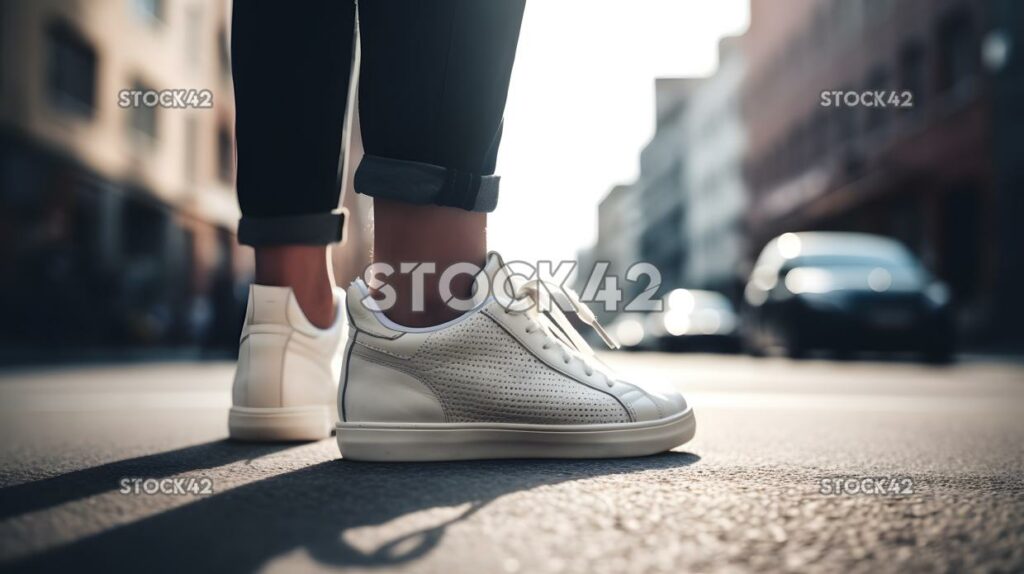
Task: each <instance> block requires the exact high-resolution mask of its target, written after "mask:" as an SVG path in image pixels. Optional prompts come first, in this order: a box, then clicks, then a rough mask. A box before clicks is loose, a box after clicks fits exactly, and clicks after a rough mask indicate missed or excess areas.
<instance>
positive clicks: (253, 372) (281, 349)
mask: <svg viewBox="0 0 1024 574" xmlns="http://www.w3.org/2000/svg"><path fill="white" fill-rule="evenodd" d="M287 343H288V336H287V335H284V334H281V333H250V334H249V335H248V336H247V337H246V338H245V339H243V340H242V343H241V345H240V346H239V349H238V368H237V369H236V370H235V380H234V383H233V385H232V390H231V398H232V403H233V404H234V406H241V407H281V406H284V405H283V404H282V396H281V391H282V380H281V377H282V371H283V367H284V354H285V349H286V347H287Z"/></svg>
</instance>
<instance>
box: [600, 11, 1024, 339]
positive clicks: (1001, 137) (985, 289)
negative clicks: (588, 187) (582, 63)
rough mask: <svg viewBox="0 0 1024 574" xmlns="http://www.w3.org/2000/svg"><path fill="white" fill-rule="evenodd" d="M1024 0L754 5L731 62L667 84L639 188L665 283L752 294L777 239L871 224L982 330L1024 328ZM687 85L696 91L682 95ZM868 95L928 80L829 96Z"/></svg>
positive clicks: (642, 230)
mask: <svg viewBox="0 0 1024 574" xmlns="http://www.w3.org/2000/svg"><path fill="white" fill-rule="evenodd" d="M1022 6H1024V5H1022V4H1021V3H1019V2H1013V1H1012V0H977V1H972V0H934V1H933V0H792V1H791V2H787V3H786V6H785V9H780V8H779V6H778V4H777V3H774V2H770V1H768V0H752V1H751V11H750V27H749V29H748V30H747V31H746V32H745V33H744V34H743V35H742V36H739V37H736V38H726V39H724V40H723V41H722V43H721V45H720V49H719V51H720V58H719V60H720V62H719V67H718V69H717V71H716V72H715V74H713V75H712V76H711V77H709V78H706V79H701V80H691V79H677V80H661V81H659V82H658V85H657V86H656V89H655V91H656V94H657V95H658V110H659V112H658V114H659V122H658V129H657V133H656V134H655V135H654V137H653V138H652V140H651V142H650V143H649V144H648V145H647V147H646V148H645V149H644V150H643V152H642V153H641V176H640V178H639V179H638V181H637V182H636V183H634V184H632V185H631V186H630V187H631V188H632V187H635V188H637V189H636V191H635V193H636V201H637V202H638V203H639V205H640V206H641V207H640V212H641V213H642V216H641V218H640V219H638V220H637V221H636V224H637V225H638V230H637V231H636V232H635V233H634V236H635V237H636V240H637V249H636V251H637V255H638V256H639V257H640V260H646V261H650V262H652V263H655V264H656V265H658V266H659V268H661V269H662V271H663V276H664V279H665V282H664V284H663V289H662V291H661V292H662V293H665V292H667V291H668V290H669V289H671V288H674V287H694V288H708V289H714V290H718V291H722V292H724V293H726V294H728V295H730V296H731V298H732V299H733V300H734V302H737V303H738V302H739V299H740V297H739V290H738V287H739V286H740V285H741V284H742V283H743V282H744V281H745V280H746V277H747V275H748V273H749V271H750V268H751V265H752V261H753V258H754V257H756V255H757V253H758V252H759V251H760V250H761V248H762V247H763V246H764V245H765V244H766V243H767V242H768V241H769V240H770V239H772V238H773V237H775V236H778V235H780V234H782V233H785V232H789V231H805V230H837V231H862V232H869V233H877V234H881V235H886V236H890V237H894V238H896V239H899V240H901V241H902V242H904V243H905V244H906V245H908V246H909V247H910V248H911V249H912V250H913V251H914V252H915V253H917V254H918V255H919V256H920V257H921V259H922V260H923V261H924V262H925V264H926V265H927V266H928V267H929V268H930V269H931V270H932V271H933V272H935V273H936V274H937V275H938V276H939V277H940V278H942V279H944V280H945V281H946V282H948V283H949V284H950V286H951V287H952V291H953V296H954V300H955V301H956V302H957V306H958V309H959V311H960V312H959V315H960V316H959V319H960V323H961V327H963V328H964V331H963V332H964V333H966V334H967V335H968V337H969V338H971V339H973V340H975V341H979V342H983V341H986V340H992V339H1000V338H1005V337H1006V336H1009V337H1010V338H1014V337H1016V338H1018V339H1019V338H1020V336H1021V330H1020V329H1019V327H1018V325H1019V324H1020V322H1021V321H1024V311H1022V309H1024V302H1022V299H1024V298H1022V297H1020V295H1019V291H1020V285H1021V283H1022V282H1024V249H1022V246H1024V230H1022V226H1021V225H1020V224H1019V221H1020V220H1021V218H1022V217H1024V194H1022V193H1021V189H1024V175H1022V173H1024V167H1022V166H1024V162H1021V161H1019V157H1020V151H1019V147H1020V145H1019V142H1020V141H1021V134H1022V133H1024V106H1021V105H1020V102H1022V101H1024V79H1022V78H1024V72H1022V67H1024V63H1022V60H1024V58H1022V57H1021V53H1022V51H1024V50H1022V48H1021V46H1022V44H1024V33H1022V31H1021V28H1022V26H1024V17H1022V16H1024V8H1022ZM672 82H676V84H674V85H678V86H686V89H685V90H684V91H685V96H684V97H683V98H682V100H673V99H672V98H670V97H666V92H665V89H664V88H665V87H666V86H670V85H673V83H672ZM866 90H882V91H883V93H889V92H890V91H894V92H897V93H900V94H902V93H904V92H910V93H911V94H912V98H913V106H912V107H910V108H897V107H888V108H882V107H878V106H854V107H835V106H833V107H827V106H824V105H822V101H823V100H822V92H824V91H843V92H847V91H853V92H858V93H859V92H863V91H866ZM669 102H672V103H669ZM680 102H682V103H680ZM673 105H677V109H676V110H675V112H676V114H677V116H675V117H672V118H671V120H670V121H663V120H664V119H665V118H664V117H663V115H662V114H663V112H664V110H665V109H670V108H673ZM667 158H673V159H671V160H669V159H667ZM616 189H618V188H616ZM614 193H615V194H619V193H620V192H618V191H615V192H614ZM609 198H611V194H610V196H609ZM604 241H611V239H610V238H609V239H607V240H605V239H602V238H601V237H600V236H599V239H598V246H597V247H596V248H595V250H597V251H600V245H601V243H602V242H604ZM674 243H678V244H677V245H673V244H674Z"/></svg>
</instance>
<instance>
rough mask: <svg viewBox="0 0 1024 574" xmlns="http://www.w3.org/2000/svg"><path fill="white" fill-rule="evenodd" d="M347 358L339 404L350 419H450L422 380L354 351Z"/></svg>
mask: <svg viewBox="0 0 1024 574" xmlns="http://www.w3.org/2000/svg"><path fill="white" fill-rule="evenodd" d="M347 361H348V364H347V365H346V372H347V377H346V378H345V383H344V385H343V389H342V393H341V394H340V397H339V398H340V400H339V405H338V406H339V409H342V413H343V416H344V420H345V421H346V422H389V423H443V422H445V421H446V417H445V413H444V407H443V405H442V404H441V401H440V400H439V399H438V398H437V395H436V394H434V391H433V390H432V389H431V388H430V387H429V386H427V385H426V384H425V383H423V382H422V381H420V380H419V379H417V378H415V377H413V376H412V375H410V374H408V373H405V372H403V371H400V370H398V369H394V368H392V367H388V366H386V365H382V364H379V363H375V362H373V361H371V360H368V359H366V358H365V357H362V356H360V355H359V354H358V353H354V352H353V353H350V354H349V355H348V357H347Z"/></svg>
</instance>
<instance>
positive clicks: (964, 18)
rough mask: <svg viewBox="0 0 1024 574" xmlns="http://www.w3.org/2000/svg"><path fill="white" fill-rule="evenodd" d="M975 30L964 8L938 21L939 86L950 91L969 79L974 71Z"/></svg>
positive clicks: (942, 89) (940, 88)
mask: <svg viewBox="0 0 1024 574" xmlns="http://www.w3.org/2000/svg"><path fill="white" fill-rule="evenodd" d="M973 36H974V34H973V33H972V30H971V21H970V18H969V17H968V15H967V14H966V13H965V12H963V11H956V12H953V13H951V14H949V15H947V16H946V17H944V18H943V19H942V21H941V22H940V24H939V34H938V39H939V42H938V44H939V77H938V82H939V90H940V91H942V92H946V91H951V90H955V89H957V88H959V87H960V86H962V85H965V84H966V83H968V82H969V80H970V79H971V77H972V76H973V75H974V71H975V59H976V54H975V49H974V41H973Z"/></svg>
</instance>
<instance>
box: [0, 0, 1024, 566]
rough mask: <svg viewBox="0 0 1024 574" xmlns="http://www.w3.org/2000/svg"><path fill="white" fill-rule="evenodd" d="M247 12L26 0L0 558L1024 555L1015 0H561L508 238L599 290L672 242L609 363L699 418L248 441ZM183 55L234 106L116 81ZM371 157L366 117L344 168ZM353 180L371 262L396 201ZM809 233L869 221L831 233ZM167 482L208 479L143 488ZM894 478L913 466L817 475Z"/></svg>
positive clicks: (164, 79)
mask: <svg viewBox="0 0 1024 574" xmlns="http://www.w3.org/2000/svg"><path fill="white" fill-rule="evenodd" d="M229 24H230V2H227V1H219V0H218V1H216V2H205V1H198V0H95V1H90V2H68V1H65V0H33V1H29V0H9V1H5V2H2V3H0V317H2V318H3V321H2V322H0V415H2V416H0V569H7V568H16V569H22V570H38V569H40V568H49V569H56V568H62V569H66V568H69V567H76V568H78V567H82V566H85V565H104V566H107V567H109V568H111V569H123V570H142V569H145V570H180V569H182V568H183V567H186V566H195V567H205V568H208V569H214V568H217V569H221V570H249V569H256V568H262V569H265V570H270V571H278V570H285V569H290V568H293V567H306V568H331V567H348V568H353V569H357V570H358V569H364V570H380V569H382V568H384V569H394V570H405V571H415V572H438V571H448V572H482V571H499V572H500V571H504V572H511V573H514V572H622V571H629V572H641V571H645V572H646V571H664V572H669V571H671V572H678V571H687V570H698V571H734V570H761V571H777V570H791V571H806V570H819V571H835V570H839V569H842V570H848V571H854V572H863V571H906V570H908V569H909V570H915V571H916V570H927V571H963V570H973V569H978V570H990V571H1020V570H1022V569H1024V554H1022V548H1024V544H1022V543H1021V542H1022V540H1021V539H1022V534H1024V524H1022V522H1021V518H1020V517H1021V516H1024V512H1022V511H1024V508H1022V500H1024V489H1022V482H1021V478H1020V477H1021V476H1022V470H1024V468H1022V466H1024V448H1022V447H1021V445H1022V444H1024V441H1022V439H1024V425H1022V424H1021V423H1020V421H1021V420H1024V418H1022V415H1024V412H1022V411H1024V401H1022V398H1024V366H1022V365H1024V329H1022V328H1021V326H1022V323H1024V298H1022V297H1021V285H1022V284H1024V249H1021V246H1024V227H1022V226H1021V225H1020V222H1021V221H1024V192H1022V190H1024V162H1021V161H1020V151H1019V150H1020V149H1021V145H1020V144H1021V134H1024V106H1022V105H1021V103H1020V102H1024V58H1022V52H1021V47H1022V46H1024V4H1022V3H1020V2H1016V1H1014V0H787V2H786V3H785V9H780V8H779V4H778V3H774V2H770V1H768V0H751V1H747V0H730V1H725V0H715V1H713V2H712V1H711V0H708V1H697V0H687V1H675V0H644V1H638V2H634V3H631V4H630V5H629V6H628V7H627V6H623V5H622V4H621V3H612V2H606V3H605V2H594V1H593V0H557V1H556V0H551V1H548V0H544V1H543V2H533V3H531V4H530V6H529V7H528V8H527V11H526V18H525V20H524V23H523V32H522V40H521V45H520V49H519V57H518V58H517V64H516V68H515V70H514V73H513V81H512V89H511V92H510V95H509V102H508V108H507V110H506V125H505V128H506V130H505V136H504V137H505V141H504V143H503V147H502V151H501V155H500V156H499V173H500V174H501V176H502V186H503V188H502V194H503V195H502V199H501V203H500V204H499V209H498V211H497V212H496V213H495V214H494V215H493V216H491V218H490V223H489V225H490V229H489V238H490V239H489V240H490V242H491V245H492V247H494V248H496V249H498V250H500V251H502V252H503V254H504V255H505V256H506V258H507V259H511V260H516V259H519V260H525V261H536V260H537V259H539V258H545V259H553V260H559V259H563V258H574V259H576V260H578V261H579V264H580V273H579V277H578V278H577V279H576V281H575V284H576V287H577V288H578V290H580V291H585V287H586V285H585V279H586V278H587V277H588V276H589V273H590V271H591V270H592V269H594V268H595V267H600V266H602V265H605V266H606V267H604V271H605V273H606V275H608V276H610V277H614V278H615V279H616V284H617V285H618V286H619V287H621V288H622V290H623V295H624V298H625V300H627V301H628V300H630V299H631V298H634V297H636V296H638V295H640V294H642V293H643V292H644V291H645V289H646V288H647V287H650V286H648V285H647V284H646V282H645V281H638V280H637V278H636V277H633V278H630V277H629V276H628V275H627V269H628V268H629V267H630V266H632V265H633V264H635V263H637V262H649V263H651V264H653V265H654V266H655V268H656V269H657V270H658V272H659V276H660V282H659V283H658V284H657V285H656V286H654V287H656V288H653V291H652V292H651V298H652V300H655V301H661V302H663V303H665V304H666V305H667V306H668V307H667V310H666V312H665V313H663V314H658V313H635V312H620V311H621V310H612V311H606V310H604V309H603V308H602V306H601V305H597V309H596V311H597V313H598V316H599V317H600V318H601V320H602V322H604V323H605V324H607V325H608V326H609V329H610V330H611V331H612V332H613V333H615V334H616V335H617V336H619V338H620V339H623V340H624V342H627V343H629V344H628V345H627V347H629V348H630V349H631V350H632V351H634V352H619V353H612V354H609V355H607V356H606V358H607V360H608V361H609V362H610V363H612V364H614V365H616V366H618V367H620V368H621V370H622V371H623V374H624V375H625V376H626V377H627V378H628V377H634V378H637V379H645V378H653V379H667V380H670V381H672V382H673V383H674V384H676V385H677V387H678V388H679V389H680V390H681V391H683V393H684V394H685V395H686V396H687V397H688V399H690V400H691V402H692V403H693V405H694V408H695V410H696V413H697V418H698V434H697V438H696V439H695V440H694V441H693V442H692V443H690V444H687V445H685V446H684V447H683V448H681V449H679V450H678V451H675V452H671V453H666V454H664V455H660V456H656V457H649V458H644V459H636V460H620V461H532V462H530V461H490V462H488V461H483V462H466V463H453V464H441V463H438V464H408V465H377V464H365V463H363V464H360V463H352V462H347V461H343V460H340V459H339V456H338V454H337V448H336V446H335V444H334V442H333V441H323V442H319V443H315V444H309V445H284V444H267V445H240V444H233V443H230V442H228V441H227V440H226V410H227V407H228V406H229V401H230V393H229V387H230V380H231V372H232V368H233V367H232V363H231V360H232V359H233V357H234V354H235V353H236V351H237V338H238V332H239V329H240V326H241V314H242V310H243V308H244V304H245V300H244V297H245V294H246V289H247V285H248V284H249V282H250V281H251V277H252V253H251V250H249V249H248V248H243V247H240V246H239V245H237V243H236V241H235V231H236V226H237V220H238V217H239V212H238V207H237V202H236V201H235V198H234V134H233V130H234V125H233V121H234V113H233V95H232V88H231V75H230V74H231V71H230V58H229V52H228V46H229V39H230V26H229ZM567 30H569V31H573V33H572V34H568V35H567V33H566V31H567ZM192 88H194V89H203V90H210V92H211V93H212V95H213V107H212V108H209V109H198V108H186V109H175V108H160V107H157V108H149V107H145V106H142V107H134V108H121V107H119V106H118V93H119V92H120V91H121V90H126V89H130V90H162V89H192ZM828 90H843V91H852V92H858V93H859V92H863V91H865V90H891V91H895V92H900V93H902V92H909V93H911V94H912V96H913V102H914V105H913V107H912V108H907V109H898V108H880V107H869V106H857V107H824V106H822V105H821V93H822V91H828ZM294 105H301V94H297V95H296V102H295V103H294ZM281 113H288V109H287V106H283V107H282V110H281ZM360 157H361V145H360V141H359V137H358V118H353V135H352V137H351V140H350V141H348V144H347V150H346V159H345V166H344V167H345V169H344V170H343V172H342V174H341V175H342V178H341V180H342V185H344V186H345V187H346V189H349V190H350V187H351V176H352V173H353V171H354V168H355V166H356V165H357V164H358V161H359V159H360ZM343 197H344V204H345V206H346V207H347V208H348V209H349V210H350V213H351V219H350V223H351V225H350V227H349V228H348V243H347V244H346V245H345V246H344V247H342V248H337V249H334V253H333V257H334V263H335V270H336V276H337V278H338V279H339V281H340V282H342V283H347V281H348V280H350V279H351V278H352V277H354V276H355V275H357V274H359V273H360V272H361V270H362V269H363V267H364V265H365V264H366V263H367V261H368V260H369V245H370V242H369V238H370V236H371V235H370V233H371V230H372V205H371V203H370V202H369V201H368V200H367V198H365V197H362V196H357V195H356V194H354V193H351V192H350V191H349V192H347V193H345V194H344V196H343ZM803 232H845V233H858V234H870V235H871V236H872V237H873V239H872V237H867V236H864V235H856V236H844V237H846V238H847V239H844V240H843V241H842V242H840V243H842V246H841V247H842V248H843V249H845V250H846V252H843V253H840V254H839V255H838V256H837V255H836V254H835V253H832V254H831V255H829V254H826V256H822V255H820V254H818V255H814V254H810V256H813V257H817V259H815V260H814V262H813V263H810V262H808V261H806V260H803V261H802V260H801V258H806V257H808V256H809V253H810V250H812V249H811V248H812V247H815V244H816V242H819V241H818V239H816V237H817V238H820V237H821V236H810V235H801V233H803ZM832 237H835V236H832ZM850 238H852V239H850ZM877 238H888V239H891V240H895V241H897V242H898V245H901V246H903V247H902V248H901V249H905V253H904V252H903V251H900V252H899V254H898V256H895V257H889V255H891V253H887V252H886V249H888V248H889V247H891V246H892V245H895V244H892V245H890V244H880V243H878V242H877V241H874V239H877ZM824 245H825V246H824V247H822V249H826V251H827V249H833V250H834V249H837V246H836V245H835V244H831V243H830V242H829V241H824ZM819 247H820V246H819ZM883 247H884V248H883ZM851 249H852V250H853V253H852V254H851V252H850V250H851ZM840 251H841V250H840ZM762 253H764V254H765V255H764V256H762ZM773 258H774V259H776V260H778V261H776V262H775V263H772V259H773ZM765 261H768V263H767V264H765ZM772 265H775V267H772ZM766 270H767V271H766ZM793 271H797V273H793ZM766 272H767V273H768V275H767V276H766V275H765V273H766ZM851 276H852V277H853V278H852V279H850V277H851ZM905 276H907V277H911V279H907V280H906V281H904V280H903V279H905ZM799 278H804V279H807V280H808V281H804V282H803V283H802V284H801V282H800V281H797V280H796V279H799ZM811 279H813V280H814V281H810V280H811ZM840 279H842V281H848V282H850V284H849V285H845V286H842V287H840V286H838V283H839V282H841V281H840ZM901 281H903V282H902V283H901ZM853 283H856V285H855V286H854V285H853ZM823 284H824V285H823ZM814 327H816V328H818V329H819V331H818V332H817V333H816V334H815V335H814V336H812V335H810V334H809V332H810V331H809V329H811V328H814ZM802 329H808V331H806V332H803V333H801V330H802ZM835 334H843V335H849V340H841V341H831V340H829V341H827V342H826V339H830V336H831V335H835ZM855 334H856V336H855ZM932 338H934V340H932ZM926 339H927V340H926ZM883 340H884V342H885V343H886V344H885V347H886V348H885V349H883V350H884V351H885V352H868V353H864V352H862V351H864V350H865V349H864V348H862V347H865V348H868V347H873V346H878V345H875V344H876V343H881V342H882V341H883ZM709 349H710V350H713V351H716V353H704V352H703V351H707V350H709ZM869 350H871V349H869ZM682 351H701V352H700V353H686V352H682ZM872 351H877V350H872ZM889 351H896V352H895V353H890V352H889ZM785 355H789V356H791V357H793V359H791V358H784V357H783V356H785ZM797 357H799V360H795V359H796V358H797ZM166 477H179V478H180V477H185V478H209V479H211V480H212V482H213V487H214V493H213V494H211V495H208V496H195V495H125V494H120V493H119V492H118V488H119V484H120V482H119V481H121V480H122V479H126V478H127V479H131V478H139V479H147V478H166ZM876 477H891V478H896V479H910V480H911V481H912V484H913V490H914V491H913V493H911V494H903V495H899V496H895V495H885V496H880V495H870V494H864V493H857V494H853V493H843V494H841V495H825V494H821V493H820V488H821V480H822V479H829V478H832V479H839V478H844V479H845V478H853V479H862V478H876Z"/></svg>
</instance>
